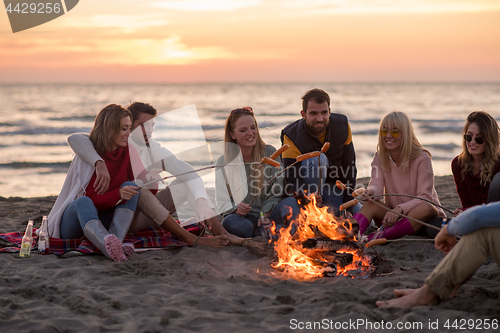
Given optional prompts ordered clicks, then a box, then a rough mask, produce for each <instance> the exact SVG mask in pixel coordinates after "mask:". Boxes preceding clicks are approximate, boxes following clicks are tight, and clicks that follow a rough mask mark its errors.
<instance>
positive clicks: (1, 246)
mask: <svg viewBox="0 0 500 333" xmlns="http://www.w3.org/2000/svg"><path fill="white" fill-rule="evenodd" d="M184 229H186V230H187V231H189V232H190V233H192V234H195V235H199V233H200V232H201V231H202V230H203V226H202V225H201V224H192V225H188V226H186V227H184ZM35 231H36V229H35V230H33V244H32V251H33V250H35V251H36V250H37V245H38V237H37V235H36V233H35ZM22 239H23V233H20V232H11V233H6V234H0V252H19V248H20V246H21V240H22ZM124 243H132V244H134V246H135V247H136V248H138V249H139V248H153V247H156V248H161V247H177V246H186V245H189V244H188V243H185V242H182V241H180V240H179V239H178V238H176V237H175V236H174V235H172V234H171V233H169V232H168V231H166V230H165V229H163V228H161V227H146V228H142V229H139V230H135V231H132V232H130V233H129V234H128V235H127V237H125V240H124ZM68 251H79V252H82V253H87V254H91V253H101V251H99V249H98V248H97V247H95V246H94V244H92V243H91V242H90V241H89V240H87V238H85V237H82V238H78V239H61V238H52V237H50V249H49V252H50V253H54V254H57V255H61V254H64V253H66V252H68Z"/></svg>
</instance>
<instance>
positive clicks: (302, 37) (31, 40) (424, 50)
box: [0, 0, 500, 83]
mask: <svg viewBox="0 0 500 333" xmlns="http://www.w3.org/2000/svg"><path fill="white" fill-rule="evenodd" d="M0 6H2V7H1V8H4V7H3V5H1V4H0ZM60 81H63V82H166V83H175V82H301V81H323V82H324V81H330V82H333V81H500V0H392V1H391V0H309V1H304V0H169V1H161V0H104V1H103V0H80V2H79V4H78V5H77V6H76V7H75V8H74V9H73V10H71V11H70V12H68V13H66V14H65V15H63V16H61V17H59V18H57V19H55V20H53V21H51V22H48V23H46V24H43V25H41V26H38V27H35V28H32V29H29V30H26V31H22V32H18V33H15V34H13V33H12V30H11V28H10V24H9V20H8V17H7V13H6V12H5V11H4V10H2V12H1V13H0V82H4V83H5V82H60Z"/></svg>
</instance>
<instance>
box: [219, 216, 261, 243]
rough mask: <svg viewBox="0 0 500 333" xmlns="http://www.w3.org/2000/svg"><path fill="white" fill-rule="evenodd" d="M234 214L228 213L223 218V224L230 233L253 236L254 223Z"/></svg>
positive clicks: (244, 236)
mask: <svg viewBox="0 0 500 333" xmlns="http://www.w3.org/2000/svg"><path fill="white" fill-rule="evenodd" d="M233 215H234V214H231V215H228V216H226V217H225V218H224V220H222V226H223V227H224V229H226V230H227V232H229V233H230V234H233V235H236V236H239V237H243V238H251V237H252V235H253V229H254V228H253V225H252V222H250V221H249V220H246V219H240V218H239V217H238V216H233Z"/></svg>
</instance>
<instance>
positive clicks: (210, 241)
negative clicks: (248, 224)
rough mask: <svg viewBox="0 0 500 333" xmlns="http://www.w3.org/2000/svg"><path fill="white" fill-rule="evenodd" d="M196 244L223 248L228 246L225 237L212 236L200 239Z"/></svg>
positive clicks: (227, 240)
mask: <svg viewBox="0 0 500 333" xmlns="http://www.w3.org/2000/svg"><path fill="white" fill-rule="evenodd" d="M197 244H200V245H205V246H210V247H224V246H226V245H228V244H229V239H228V237H227V236H226V235H221V236H213V237H200V239H199V240H198V243H197Z"/></svg>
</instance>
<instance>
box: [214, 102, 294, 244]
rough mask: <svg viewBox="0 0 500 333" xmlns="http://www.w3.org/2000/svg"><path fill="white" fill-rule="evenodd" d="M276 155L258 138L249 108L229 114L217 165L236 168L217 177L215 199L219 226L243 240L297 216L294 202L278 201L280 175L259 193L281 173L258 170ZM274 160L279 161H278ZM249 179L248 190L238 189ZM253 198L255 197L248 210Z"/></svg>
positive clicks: (292, 199)
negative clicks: (266, 158) (265, 158)
mask: <svg viewBox="0 0 500 333" xmlns="http://www.w3.org/2000/svg"><path fill="white" fill-rule="evenodd" d="M275 151H276V149H275V148H274V147H273V146H271V145H267V144H266V143H265V142H264V141H263V140H262V138H261V137H260V133H259V127H258V125H257V121H256V119H255V115H254V113H253V110H252V108H250V107H244V108H239V109H234V110H232V111H231V113H230V114H229V116H228V117H227V119H226V124H225V126H224V155H223V156H221V157H220V158H219V160H218V161H217V164H218V165H223V164H224V165H227V164H231V163H233V164H236V165H234V166H229V167H228V166H226V167H224V168H223V169H221V172H217V173H216V199H217V203H218V204H219V206H220V207H219V211H221V212H222V215H223V216H224V220H223V221H222V226H223V227H224V228H225V229H226V230H227V231H228V232H230V233H231V234H234V235H237V236H239V237H245V238H249V237H253V236H258V235H265V234H266V231H265V230H264V229H265V228H267V226H269V225H270V224H271V223H272V222H274V223H275V224H276V225H277V229H279V228H280V227H281V226H282V225H286V224H287V223H288V222H289V221H291V220H293V219H294V218H295V216H296V215H297V214H298V213H299V208H298V205H297V201H296V199H294V198H287V199H285V200H283V201H282V200H281V198H282V196H283V176H282V175H280V176H278V177H276V179H274V180H273V181H272V182H271V183H270V184H269V185H267V186H266V188H265V189H263V190H262V192H260V193H259V191H260V190H261V188H262V187H263V186H264V185H265V184H267V183H268V182H269V181H270V180H271V179H272V178H274V177H275V176H276V175H277V174H278V173H279V172H280V171H281V167H279V168H278V167H273V166H271V165H267V164H265V165H264V166H263V167H262V168H260V166H261V160H262V158H263V157H269V156H271V155H272V154H273V153H274V152H275ZM238 156H240V160H242V162H243V163H244V172H243V169H242V168H241V165H238V164H237V163H234V161H235V160H237V157H238ZM276 160H277V161H281V158H280V157H278V158H277V159H276ZM250 175H253V176H252V177H251V178H250V179H249V180H248V182H247V186H240V185H241V184H243V183H244V182H245V180H246V179H247V177H249V176H250ZM255 195H257V197H256V198H255V200H254V201H253V203H252V205H251V206H250V202H251V201H252V198H253V197H254V196H255ZM228 196H229V197H228ZM261 214H262V215H263V217H262V218H261Z"/></svg>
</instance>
